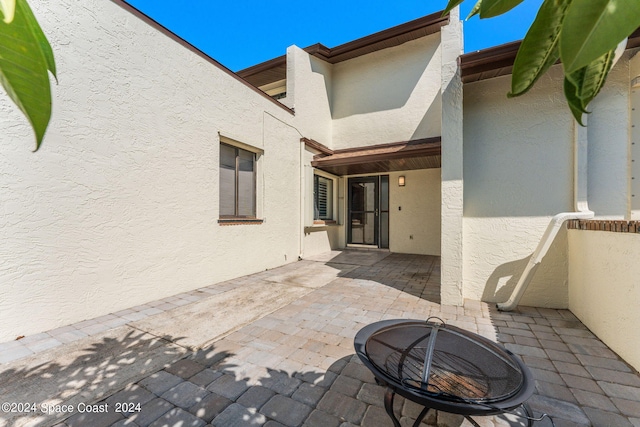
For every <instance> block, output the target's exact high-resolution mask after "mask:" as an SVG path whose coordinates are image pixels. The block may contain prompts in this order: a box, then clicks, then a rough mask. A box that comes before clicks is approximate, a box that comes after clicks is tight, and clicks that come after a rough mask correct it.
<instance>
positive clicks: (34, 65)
mask: <svg viewBox="0 0 640 427" xmlns="http://www.w3.org/2000/svg"><path fill="white" fill-rule="evenodd" d="M47 71H51V72H52V73H53V74H54V75H55V71H56V70H55V62H54V58H53V51H52V50H51V46H50V45H49V42H48V41H47V39H46V37H45V36H44V33H43V32H42V29H41V28H40V25H38V22H37V21H36V19H35V17H34V16H33V12H31V9H30V8H29V5H28V4H27V3H26V1H25V0H16V11H15V16H14V19H13V21H12V22H11V23H10V24H7V23H5V22H2V21H0V82H1V83H2V86H4V88H5V90H6V91H7V94H8V95H9V97H10V98H11V99H12V100H13V102H15V103H16V105H17V106H18V108H20V110H22V112H23V113H24V114H25V116H26V117H27V119H28V120H29V122H30V123H31V126H32V128H33V130H34V132H35V135H36V151H37V150H38V148H40V144H41V143H42V138H43V137H44V133H45V131H46V129H47V126H48V124H49V120H50V118H51V87H50V83H49V74H48V72H47Z"/></svg>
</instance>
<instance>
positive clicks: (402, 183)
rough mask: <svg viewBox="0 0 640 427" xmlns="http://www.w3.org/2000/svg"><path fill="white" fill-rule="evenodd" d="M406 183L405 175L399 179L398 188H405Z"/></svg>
mask: <svg viewBox="0 0 640 427" xmlns="http://www.w3.org/2000/svg"><path fill="white" fill-rule="evenodd" d="M404 184H405V181H404V175H400V176H399V177H398V187H404Z"/></svg>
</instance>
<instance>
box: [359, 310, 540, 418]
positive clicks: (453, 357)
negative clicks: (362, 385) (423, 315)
mask: <svg viewBox="0 0 640 427" xmlns="http://www.w3.org/2000/svg"><path fill="white" fill-rule="evenodd" d="M433 319H435V318H429V319H427V321H424V320H407V319H394V320H384V321H381V322H376V323H372V324H370V325H367V326H365V327H364V328H362V329H361V330H360V331H359V332H358V333H357V334H356V337H355V339H354V346H355V350H356V354H357V355H358V357H359V358H360V360H361V361H362V363H364V365H365V366H366V367H367V368H369V369H370V370H371V372H372V373H373V375H374V376H375V378H376V381H377V382H378V383H379V384H381V385H385V386H386V387H387V393H386V395H385V402H384V403H385V409H386V411H387V413H388V414H389V416H390V417H391V419H392V421H393V423H394V426H396V427H399V426H400V423H399V421H398V420H397V418H396V417H395V415H394V413H393V398H394V396H395V394H396V393H397V394H399V395H401V396H403V397H405V398H406V399H409V400H412V401H414V402H416V403H418V404H420V405H422V406H424V407H425V409H424V410H423V411H422V413H421V414H420V416H419V418H418V419H417V420H416V424H414V425H415V426H417V425H419V424H420V422H421V421H422V419H423V418H424V416H425V415H426V414H427V412H428V410H429V409H436V410H440V411H444V412H450V413H455V414H460V415H463V416H465V417H466V418H467V419H469V417H470V416H487V415H496V414H502V413H505V412H510V411H512V410H514V409H516V408H518V407H520V406H523V403H524V402H525V401H526V400H527V399H528V398H529V397H531V395H532V394H533V391H534V382H533V379H532V376H531V372H530V371H529V369H528V368H527V367H526V366H525V365H524V363H522V361H521V360H520V359H519V358H518V357H516V356H515V355H514V354H513V353H511V352H510V351H509V350H507V349H506V348H504V347H503V346H501V345H499V344H496V343H494V342H492V341H490V340H488V339H486V338H484V337H482V336H480V335H478V334H474V333H471V332H468V331H465V330H464V329H460V328H457V327H455V326H450V325H446V324H445V323H444V322H443V321H442V320H440V319H437V320H439V322H433V321H431V320H433ZM524 412H525V413H526V415H525V418H526V417H530V415H531V414H530V411H529V410H528V408H527V407H526V406H524ZM471 421H473V420H471ZM474 423H475V422H474ZM529 425H531V424H529Z"/></svg>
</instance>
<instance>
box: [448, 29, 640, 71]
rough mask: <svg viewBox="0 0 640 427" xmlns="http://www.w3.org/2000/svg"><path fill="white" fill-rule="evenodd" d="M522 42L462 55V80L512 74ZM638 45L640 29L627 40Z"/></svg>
mask: <svg viewBox="0 0 640 427" xmlns="http://www.w3.org/2000/svg"><path fill="white" fill-rule="evenodd" d="M521 43H522V41H516V42H511V43H507V44H503V45H500V46H496V47H492V48H489V49H483V50H479V51H477V52H471V53H465V54H464V55H462V56H460V72H461V74H462V82H463V83H473V82H477V81H480V80H486V79H492V78H494V77H500V76H506V75H509V74H511V72H512V70H513V63H514V61H515V59H516V55H517V53H518V49H519V48H520V44H521ZM636 47H640V29H637V30H636V31H635V32H634V33H633V34H631V35H630V36H629V40H628V41H627V49H633V48H636Z"/></svg>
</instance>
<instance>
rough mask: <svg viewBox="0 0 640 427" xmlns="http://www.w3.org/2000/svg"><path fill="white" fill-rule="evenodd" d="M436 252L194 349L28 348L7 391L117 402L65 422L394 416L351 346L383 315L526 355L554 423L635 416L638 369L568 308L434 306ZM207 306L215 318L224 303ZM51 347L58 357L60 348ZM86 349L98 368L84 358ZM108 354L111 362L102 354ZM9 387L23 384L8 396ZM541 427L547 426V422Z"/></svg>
mask: <svg viewBox="0 0 640 427" xmlns="http://www.w3.org/2000/svg"><path fill="white" fill-rule="evenodd" d="M327 261H329V260H324V261H322V262H311V261H303V262H299V263H294V264H289V265H287V266H284V267H281V268H277V269H273V270H270V271H267V272H262V273H258V274H256V275H252V276H248V277H246V278H240V279H238V280H239V281H240V282H241V283H245V282H247V281H248V280H249V279H251V280H252V281H256V283H258V282H260V283H265V284H266V283H269V280H274V278H279V279H278V280H281V279H283V280H285V281H287V282H288V283H293V284H292V285H291V286H300V285H296V283H299V282H305V283H307V281H309V280H311V278H305V277H304V276H305V272H314V271H315V272H317V271H323V270H322V268H325V267H326V266H327V265H328V264H326V263H327ZM339 261H340V260H339ZM437 261H438V260H437V259H430V258H428V257H420V256H413V255H396V254H391V255H389V256H385V257H381V259H378V260H376V261H375V262H373V263H370V265H366V264H365V263H364V262H362V263H361V264H360V265H352V266H351V267H347V266H346V264H343V265H342V267H341V268H339V269H337V271H339V274H337V276H335V277H334V278H333V279H332V280H331V281H330V282H328V283H326V284H324V285H323V286H318V287H315V288H313V289H312V290H309V292H306V293H305V294H304V295H301V296H300V297H299V298H296V299H295V300H293V301H291V302H290V303H288V304H286V305H284V306H282V307H280V308H279V309H277V310H275V311H273V312H271V313H268V314H267V313H264V314H263V316H262V317H260V318H259V319H257V320H254V321H251V322H249V323H246V324H244V325H243V326H241V327H239V328H237V329H236V330H235V331H233V332H230V333H228V334H227V335H225V336H223V337H222V338H220V339H217V340H216V341H215V342H213V343H210V344H206V345H203V347H204V348H203V349H200V350H194V351H187V350H186V349H185V348H184V347H181V346H180V345H176V343H182V342H185V340H184V339H182V338H180V339H177V338H176V339H172V338H171V337H170V336H167V337H165V338H163V339H157V340H158V341H159V342H160V343H161V344H162V345H159V344H154V345H155V347H154V345H151V341H144V340H142V341H140V340H138V342H139V343H140V346H139V347H138V346H134V347H131V346H130V345H128V344H127V343H122V344H119V345H115V346H112V347H104V346H96V347H94V348H89V349H85V351H86V354H84V355H82V357H78V358H77V360H75V362H74V363H70V364H68V366H69V367H68V368H62V369H57V368H55V367H56V366H60V364H59V363H58V364H57V365H56V364H55V363H56V362H55V361H52V362H49V363H50V364H51V365H50V366H51V367H52V368H53V369H47V370H43V369H42V368H41V367H40V365H38V364H34V362H33V361H31V359H29V363H27V361H25V362H24V364H25V366H24V367H23V368H21V369H17V370H16V369H13V370H12V371H10V372H9V371H7V372H5V374H0V379H2V380H3V381H2V383H3V384H2V394H3V396H9V397H11V398H12V399H17V400H16V401H23V399H27V400H28V401H29V400H31V399H33V398H37V395H36V396H35V397H30V395H29V393H28V391H29V390H27V389H25V388H24V387H21V385H20V384H21V381H22V380H21V378H34V377H37V378H39V380H40V381H39V386H40V387H41V388H42V390H43V393H45V394H46V393H50V392H51V393H53V390H55V389H56V387H59V386H60V385H62V384H67V385H74V386H75V389H73V390H70V391H68V392H70V393H71V394H72V395H73V396H76V397H75V399H76V401H75V402H76V404H77V403H79V400H78V399H84V400H82V402H83V403H87V404H88V403H110V408H111V412H109V413H85V414H81V413H78V412H74V413H72V414H66V415H67V416H68V418H67V419H66V420H64V422H63V423H61V424H59V426H60V427H64V426H68V427H74V426H92V427H107V426H118V427H121V426H134V427H135V426H152V427H164V426H167V427H169V426H176V427H177V426H181V427H185V426H193V427H204V426H207V425H213V426H224V427H229V426H265V427H278V426H283V425H284V426H291V427H298V426H308V427H313V426H321V427H332V426H333V427H351V426H363V427H377V426H383V427H384V426H391V425H392V424H391V421H390V419H389V418H388V417H387V415H386V413H385V411H384V409H383V392H384V389H383V388H382V387H380V386H377V385H376V384H375V383H374V381H373V376H372V375H371V373H370V372H369V371H368V370H367V369H366V368H365V367H364V366H363V365H362V364H361V363H360V361H359V360H358V359H357V357H356V356H355V355H354V348H353V338H354V336H355V334H356V333H357V331H359V330H360V329H361V328H362V327H364V326H365V325H367V324H369V323H372V322H376V321H379V320H382V319H388V318H414V319H426V318H428V317H429V316H438V317H440V318H442V319H444V320H445V321H446V322H447V323H450V324H453V325H456V326H459V327H462V328H464V329H467V330H469V331H472V332H476V333H479V334H481V335H483V336H486V337H488V338H490V339H493V340H495V341H498V342H501V343H503V344H504V345H505V346H506V347H507V348H508V349H509V350H511V351H512V352H514V353H516V354H518V355H519V356H520V357H522V359H523V360H524V361H525V363H526V364H527V365H528V366H529V367H530V369H531V371H532V373H533V376H534V378H535V382H536V392H535V394H534V396H533V397H532V398H531V399H530V401H529V402H530V404H531V406H532V407H533V409H534V412H535V415H537V416H539V415H540V414H541V413H542V412H546V413H549V414H550V415H551V416H553V418H554V421H555V425H556V426H558V427H561V426H573V427H576V426H578V427H581V426H585V427H586V426H591V425H593V426H637V425H640V424H639V421H640V409H639V408H640V377H638V375H637V373H635V372H633V370H632V369H631V368H630V367H629V366H628V365H627V364H626V363H624V362H623V361H622V360H620V359H619V358H618V357H617V356H616V355H615V353H613V352H611V351H610V350H609V349H608V348H607V347H606V346H605V345H604V344H602V342H600V341H599V340H598V339H597V338H595V337H594V336H593V335H592V334H591V333H590V332H589V331H588V330H587V329H586V328H585V327H584V326H583V325H582V324H581V323H580V322H578V321H577V319H576V318H575V317H574V316H573V315H572V314H571V313H570V312H569V311H567V310H546V309H536V308H529V307H519V310H518V311H517V312H513V313H499V312H497V311H495V310H494V309H493V307H490V306H489V305H488V304H485V303H481V302H477V301H466V303H465V305H464V306H463V307H451V306H440V305H439V304H437V303H435V302H433V301H431V300H429V299H428V298H427V297H425V295H426V294H427V291H426V290H419V287H418V284H419V283H422V284H423V287H424V288H427V287H429V286H430V282H432V281H434V280H433V279H435V277H436V275H437V274H438V271H439V265H438V262H437ZM331 262H333V263H335V260H331V261H330V262H329V264H331ZM320 267H322V268H320ZM227 285H228V284H227ZM214 286H215V285H214ZM225 286H226V285H225ZM208 315H209V316H211V317H213V318H215V316H216V313H215V312H209V313H208ZM151 319H152V317H150V318H149V320H151ZM219 322H225V319H223V318H221V319H219ZM136 332H137V333H140V334H145V332H141V331H136ZM187 333H188V331H185V335H186V334H187ZM125 336H126V335H125ZM145 336H147V337H150V334H146V335H145ZM134 338H135V337H134V336H133V335H131V336H130V338H128V339H132V340H133V339H134ZM154 338H155V337H154ZM145 340H148V338H145ZM105 342H106V341H105ZM132 348H133V349H134V350H131V349H132ZM152 349H158V350H157V351H156V352H155V353H154V352H153V351H151V350H152ZM161 349H162V350H161ZM56 350H59V351H60V353H59V355H58V357H62V355H63V354H64V353H63V349H60V348H59V349H56ZM148 351H151V352H148ZM167 352H168V353H167ZM167 356H169V357H168V358H166V357H167ZM41 357H43V358H44V357H45V355H42V356H41ZM163 357H164V359H163ZM87 358H88V360H93V361H94V363H93V365H96V367H95V368H91V369H88V368H87V369H85V368H84V367H83V366H84V365H83V364H84V360H86V359H87ZM101 358H104V360H105V363H104V364H101V363H96V362H99V361H100V359H101ZM114 361H121V362H118V363H115V364H114ZM134 361H141V362H143V363H142V365H143V366H145V367H146V368H145V369H146V370H145V371H144V372H142V371H140V372H136V373H135V374H136V375H137V376H133V377H131V376H130V377H129V378H130V379H129V380H128V381H125V379H126V378H127V375H125V372H124V371H123V367H124V366H126V364H127V363H129V362H130V363H131V364H132V365H136V366H137V364H135V363H133V362H134ZM65 366H67V365H65ZM71 366H73V367H74V368H73V369H72V368H71ZM110 366H112V367H113V368H109V367H110ZM88 374H91V375H98V376H99V377H100V378H101V380H102V381H104V382H105V383H108V382H115V381H120V382H119V383H117V384H116V386H117V387H115V388H114V389H113V390H112V392H109V393H107V392H102V393H92V390H98V388H96V387H93V389H92V388H91V387H90V386H89V385H90V382H83V381H82V379H83V378H84V376H85V375H88ZM31 382H32V383H34V381H31ZM14 390H18V391H20V392H21V393H22V394H21V393H13V394H10V395H7V394H5V393H6V392H8V393H11V392H12V391H14ZM52 396H56V395H55V394H52ZM117 402H119V403H128V404H130V406H129V407H128V408H127V409H129V411H128V412H124V413H116V412H114V406H113V405H115V403H117ZM420 409H421V408H420V407H418V406H417V405H415V404H412V403H411V402H406V401H404V400H403V399H397V401H396V412H397V413H398V414H402V423H403V426H405V425H410V424H411V422H412V420H413V419H414V418H415V417H416V416H417V415H418V413H419V411H420ZM0 415H2V416H4V417H5V418H0V425H3V424H2V422H3V420H5V424H4V425H13V424H7V422H6V420H7V418H6V416H7V414H0ZM62 418H64V417H61V418H59V417H46V418H44V419H41V420H40V421H41V423H40V425H54V424H56V423H57V422H59V420H60V419H62ZM14 420H15V419H14ZM477 421H478V423H479V424H480V425H481V426H486V427H490V426H491V427H497V426H517V425H523V424H522V422H521V420H517V419H511V420H508V419H507V417H506V416H499V417H485V418H478V419H477ZM436 422H437V425H439V426H454V427H460V426H465V427H468V426H470V425H471V424H470V423H469V422H468V421H465V420H463V419H462V418H461V417H460V416H455V415H451V414H446V413H438V414H437V419H436V417H435V416H433V415H432V416H428V417H427V418H426V419H425V421H424V422H423V425H427V423H430V424H429V425H435V424H434V423H436ZM15 425H20V424H17V423H16V424H15ZM535 425H536V426H549V425H551V423H550V422H549V420H548V419H547V420H545V421H543V422H539V423H536V424H535Z"/></svg>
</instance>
